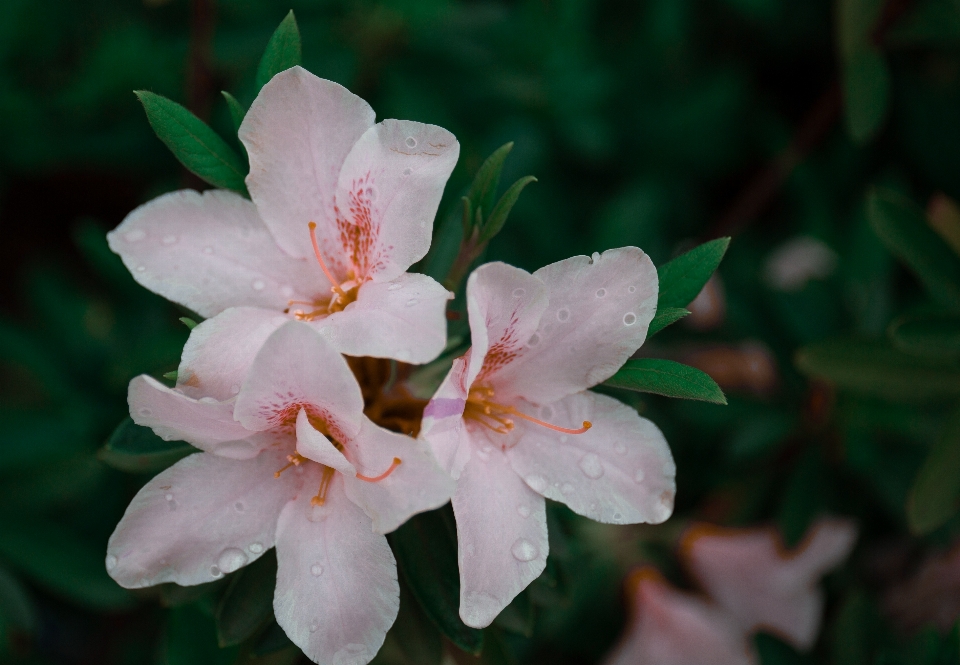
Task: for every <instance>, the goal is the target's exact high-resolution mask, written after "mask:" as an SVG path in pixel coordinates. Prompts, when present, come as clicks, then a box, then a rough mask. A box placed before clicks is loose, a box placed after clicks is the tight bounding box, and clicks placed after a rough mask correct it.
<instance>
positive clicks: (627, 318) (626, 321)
mask: <svg viewBox="0 0 960 665" xmlns="http://www.w3.org/2000/svg"><path fill="white" fill-rule="evenodd" d="M636 322H637V315H636V314H634V313H633V312H627V313H626V314H624V315H623V325H625V326H632V325H633V324H634V323H636Z"/></svg>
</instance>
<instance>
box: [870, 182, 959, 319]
mask: <svg viewBox="0 0 960 665" xmlns="http://www.w3.org/2000/svg"><path fill="white" fill-rule="evenodd" d="M867 214H868V215H869V218H870V225H871V226H872V227H873V230H874V231H875V232H876V234H877V235H878V236H879V237H880V240H882V241H883V243H884V244H885V245H886V246H887V249H889V250H890V252H891V253H892V254H893V255H894V256H896V257H897V258H899V259H900V260H901V261H903V262H904V263H906V264H907V266H908V267H909V268H910V269H911V270H912V271H913V272H914V273H915V274H916V276H917V277H918V278H919V279H920V281H921V282H922V283H923V285H924V286H925V287H926V288H927V291H928V292H929V293H930V295H931V296H933V298H934V299H936V300H937V301H938V302H940V303H941V304H942V305H944V306H946V307H950V308H951V309H954V310H960V257H957V256H956V255H955V254H954V253H953V252H952V251H951V249H950V247H949V246H948V245H947V244H946V243H945V242H944V241H943V239H942V238H940V236H938V235H937V234H936V232H935V231H934V230H933V229H931V228H930V225H929V224H928V223H927V218H926V215H925V214H924V212H923V210H921V209H920V208H919V207H918V206H917V205H916V204H915V203H913V202H912V201H911V200H909V199H908V198H906V197H904V196H902V195H900V194H898V193H896V192H893V191H891V190H887V189H879V188H877V189H873V190H872V191H871V192H870V193H869V195H868V200H867Z"/></svg>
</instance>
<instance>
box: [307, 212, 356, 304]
mask: <svg viewBox="0 0 960 665" xmlns="http://www.w3.org/2000/svg"><path fill="white" fill-rule="evenodd" d="M307 226H309V227H310V242H312V243H313V253H314V254H316V256H317V261H318V262H319V263H320V269H321V270H323V274H324V275H326V276H327V279H329V280H330V283H331V284H332V285H333V290H334V291H335V292H336V294H337V295H338V296H340V297H341V298H343V299H344V300H346V298H347V294H346V293H345V292H344V290H343V289H341V288H340V283H339V282H337V280H336V279H334V277H333V273H331V272H330V269H329V268H327V264H326V263H324V262H323V256H322V255H321V254H320V245H319V243H317V224H316V222H310V223H309V224H307Z"/></svg>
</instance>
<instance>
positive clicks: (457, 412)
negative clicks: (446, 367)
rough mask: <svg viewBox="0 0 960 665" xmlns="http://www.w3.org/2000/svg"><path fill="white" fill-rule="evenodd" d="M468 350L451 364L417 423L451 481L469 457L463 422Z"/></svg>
mask: <svg viewBox="0 0 960 665" xmlns="http://www.w3.org/2000/svg"><path fill="white" fill-rule="evenodd" d="M471 352H472V350H471V351H467V353H466V355H464V356H462V357H460V358H457V359H456V360H454V361H453V367H451V368H450V371H449V372H448V373H447V376H446V378H444V380H443V383H441V384H440V388H438V389H437V392H436V393H435V394H434V396H433V398H431V400H430V403H429V404H427V408H425V409H424V410H423V420H422V421H421V423H420V438H421V439H423V440H424V441H426V442H427V443H428V444H430V449H431V450H433V454H434V456H435V457H436V458H437V461H438V462H439V463H440V467H441V468H442V469H443V470H444V471H446V472H447V473H449V474H450V475H451V476H452V477H453V478H454V480H456V479H457V478H459V477H460V472H461V471H463V467H464V466H465V465H466V463H467V462H468V461H469V460H470V439H469V435H468V433H467V429H466V425H465V424H464V422H463V409H464V407H465V406H466V404H467V390H466V388H465V387H464V384H465V382H466V374H467V367H468V366H469V364H470V355H471Z"/></svg>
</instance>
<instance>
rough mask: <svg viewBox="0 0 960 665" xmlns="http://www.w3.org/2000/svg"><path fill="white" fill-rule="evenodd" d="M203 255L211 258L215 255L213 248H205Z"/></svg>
mask: <svg viewBox="0 0 960 665" xmlns="http://www.w3.org/2000/svg"><path fill="white" fill-rule="evenodd" d="M203 253H204V254H206V255H207V256H210V255H211V254H213V247H211V246H210V245H207V246H206V247H204V248H203Z"/></svg>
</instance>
